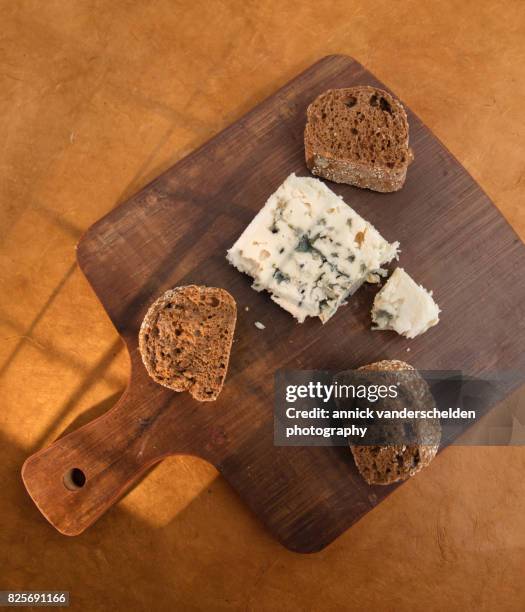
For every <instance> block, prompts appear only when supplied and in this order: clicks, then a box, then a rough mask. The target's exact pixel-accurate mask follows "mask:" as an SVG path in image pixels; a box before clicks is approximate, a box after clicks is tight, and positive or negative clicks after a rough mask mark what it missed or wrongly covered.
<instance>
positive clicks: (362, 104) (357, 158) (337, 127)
mask: <svg viewBox="0 0 525 612" xmlns="http://www.w3.org/2000/svg"><path fill="white" fill-rule="evenodd" d="M348 99H351V100H355V103H354V104H353V105H352V106H351V107H350V108H349V107H348V104H347V103H346V102H345V101H347V100H348ZM370 100H380V101H384V104H383V105H382V107H384V109H385V110H383V108H382V107H381V106H380V105H379V104H375V105H374V106H370ZM363 126H365V127H363ZM371 129H372V131H371ZM354 132H355V133H354ZM408 141H409V138H408V119H407V115H406V112H405V109H404V108H403V105H402V104H401V103H400V102H399V100H397V99H396V98H394V97H393V96H391V95H390V94H389V93H388V92H386V91H384V90H382V89H378V88H376V87H370V86H366V85H363V86H358V87H348V88H345V89H331V90H328V91H326V92H324V93H322V94H321V95H320V96H318V97H317V98H316V99H315V100H314V101H313V102H312V103H311V104H310V105H309V107H308V109H307V123H306V127H305V131H304V148H305V158H306V165H307V166H308V168H309V169H310V171H311V172H312V174H314V175H315V176H320V177H322V178H325V179H328V180H330V181H333V182H336V183H347V184H350V185H355V186H357V187H361V188H366V189H372V190H374V191H379V192H392V191H398V190H399V189H401V187H403V185H404V183H405V179H406V174H407V169H408V166H409V164H410V163H411V162H412V160H413V152H412V150H411V149H410V148H409V146H408Z"/></svg>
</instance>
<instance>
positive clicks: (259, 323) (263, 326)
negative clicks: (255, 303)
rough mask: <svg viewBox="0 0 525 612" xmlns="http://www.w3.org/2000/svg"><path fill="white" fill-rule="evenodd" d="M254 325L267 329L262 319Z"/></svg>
mask: <svg viewBox="0 0 525 612" xmlns="http://www.w3.org/2000/svg"><path fill="white" fill-rule="evenodd" d="M254 325H255V327H256V328H257V329H266V325H264V324H263V323H261V322H260V321H255V323H254Z"/></svg>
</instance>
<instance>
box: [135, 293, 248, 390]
mask: <svg viewBox="0 0 525 612" xmlns="http://www.w3.org/2000/svg"><path fill="white" fill-rule="evenodd" d="M236 319H237V306H236V304H235V300H234V299H233V297H232V296H231V295H230V294H229V293H228V292H227V291H225V290H224V289H217V288H215V287H198V286H196V285H188V286H187V287H177V288H175V289H170V290H169V291H166V293H164V294H163V295H162V296H161V297H160V298H159V299H158V300H157V301H156V302H154V303H153V304H152V305H151V306H150V308H149V310H148V312H147V313H146V316H145V317H144V321H143V322H142V325H141V328H140V333H139V349H140V354H141V356H142V361H143V362H144V365H145V366H146V370H147V371H148V374H149V375H150V376H151V377H152V378H153V380H155V381H156V382H158V383H159V384H161V385H163V386H164V387H168V388H169V389H173V390H174V391H189V392H190V393H191V395H192V396H193V397H194V398H195V399H196V400H199V401H201V402H207V401H212V400H215V399H217V396H218V395H219V393H220V392H221V389H222V385H223V383H224V378H225V377H226V372H227V370H228V362H229V359H230V350H231V345H232V342H233V333H234V330H235V322H236Z"/></svg>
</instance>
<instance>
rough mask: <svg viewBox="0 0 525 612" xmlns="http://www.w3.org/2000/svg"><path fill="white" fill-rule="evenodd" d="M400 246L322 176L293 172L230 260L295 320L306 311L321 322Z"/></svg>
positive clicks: (372, 277)
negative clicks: (384, 234) (380, 232)
mask: <svg viewBox="0 0 525 612" xmlns="http://www.w3.org/2000/svg"><path fill="white" fill-rule="evenodd" d="M398 249H399V243H398V242H394V243H393V244H390V243H389V242H387V241H386V240H385V239H384V238H383V237H382V236H381V235H380V234H379V232H378V231H377V230H376V229H375V228H374V227H373V225H371V224H370V223H369V222H368V221H365V219H363V218H362V217H361V216H360V215H358V214H357V213H356V212H355V210H353V209H352V208H350V206H348V205H347V204H345V202H344V201H343V199H342V198H341V197H339V196H338V195H336V194H335V193H334V192H333V191H331V190H330V189H329V188H328V187H327V186H326V185H325V184H324V183H322V182H321V181H320V180H318V179H314V178H311V177H306V178H303V177H298V176H295V174H291V175H290V176H289V177H288V178H287V179H286V180H285V181H284V183H283V184H282V185H281V186H280V187H279V188H278V189H277V191H276V192H275V193H273V194H272V195H271V196H270V197H269V199H268V201H267V202H266V204H265V205H264V206H263V208H262V209H261V210H260V211H259V213H258V214H257V215H256V216H255V218H254V219H253V220H252V222H251V223H250V224H249V225H248V227H247V228H246V229H245V230H244V232H243V233H242V235H241V236H240V238H239V239H238V240H237V242H236V243H235V244H234V245H233V246H232V248H231V249H230V250H229V251H228V254H227V259H228V261H229V262H230V263H231V264H232V265H234V266H235V267H236V268H237V269H238V270H240V271H241V272H245V273H246V274H249V275H250V276H251V277H252V278H253V279H254V282H253V284H252V287H253V289H255V290H256V291H262V290H266V291H268V292H269V293H270V295H271V298H272V300H274V302H277V304H279V305H280V306H281V307H282V308H284V309H285V310H287V311H288V312H289V313H291V314H292V315H293V316H294V317H296V319H297V320H298V321H299V322H300V323H302V322H303V321H304V320H305V319H306V317H319V318H320V319H321V321H322V322H323V323H326V321H328V319H329V318H330V317H331V316H332V315H333V314H334V313H335V312H336V310H337V309H338V308H339V306H340V305H341V304H343V303H344V301H345V299H346V298H347V297H348V296H349V295H351V294H352V293H353V292H354V291H355V290H356V289H357V288H358V287H359V286H360V285H361V284H362V283H363V282H364V281H365V280H367V279H368V280H375V279H376V278H377V276H376V275H377V274H382V273H383V272H384V271H383V270H382V268H381V266H382V265H383V264H386V263H388V262H389V261H391V260H392V259H394V258H395V257H397V253H398Z"/></svg>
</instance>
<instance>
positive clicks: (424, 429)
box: [350, 360, 441, 485]
mask: <svg viewBox="0 0 525 612" xmlns="http://www.w3.org/2000/svg"><path fill="white" fill-rule="evenodd" d="M359 370H364V371H366V370H368V371H374V370H376V371H388V372H395V371H402V370H412V371H414V372H415V368H413V367H412V366H411V365H410V364H408V363H405V362H404V361H398V360H391V361H387V360H385V361H378V362H376V363H371V364H369V365H365V366H362V367H361V368H359ZM419 381H420V382H421V384H422V385H425V386H426V382H425V381H424V379H423V378H422V377H420V376H419V374H418V376H417V382H418V383H419ZM414 383H416V380H414ZM415 427H417V428H418V429H419V430H420V432H421V433H423V434H424V437H425V439H428V440H432V441H434V442H435V443H434V444H426V445H423V444H395V445H392V446H351V447H350V448H351V450H352V454H353V456H354V461H355V463H356V466H357V469H358V470H359V473H360V474H361V476H362V477H363V478H364V479H365V480H366V482H367V483H368V484H371V485H372V484H380V485H388V484H392V483H394V482H397V481H400V480H407V478H410V476H414V474H417V472H419V471H420V470H422V469H423V468H424V467H426V466H427V465H428V464H429V463H430V462H431V461H432V459H433V458H434V457H435V456H436V453H437V451H438V448H439V442H440V440H441V426H440V424H439V420H438V419H435V420H433V419H432V420H431V419H428V420H420V421H416V423H415Z"/></svg>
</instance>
